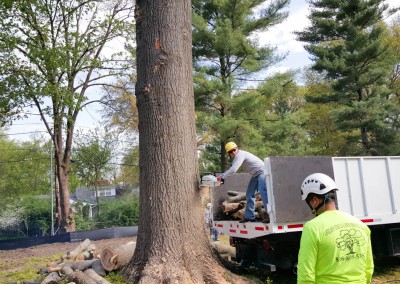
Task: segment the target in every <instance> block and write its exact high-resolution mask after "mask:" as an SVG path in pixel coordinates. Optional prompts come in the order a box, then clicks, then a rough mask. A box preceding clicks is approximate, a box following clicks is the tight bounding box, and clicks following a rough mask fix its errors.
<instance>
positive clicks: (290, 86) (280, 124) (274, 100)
mask: <svg viewBox="0 0 400 284" xmlns="http://www.w3.org/2000/svg"><path fill="white" fill-rule="evenodd" d="M295 74H296V73H295V72H294V71H289V72H286V73H281V74H276V75H273V76H271V77H270V78H267V79H266V80H265V82H264V83H262V84H260V86H259V87H258V89H257V90H258V92H260V93H261V94H262V96H263V97H265V104H264V106H263V107H264V112H265V113H266V118H265V120H264V122H263V123H262V124H261V125H260V127H259V132H261V135H262V137H263V139H262V140H261V143H262V144H260V145H258V147H263V148H264V152H263V153H261V154H262V155H261V157H265V156H267V155H305V154H307V153H309V152H311V150H310V149H309V145H308V139H307V138H308V137H307V133H306V131H305V129H304V127H303V126H304V124H305V123H306V121H307V118H308V117H307V114H306V113H305V112H304V109H303V108H304V104H305V99H304V92H303V89H302V88H300V87H299V86H298V85H297V83H296V81H295Z"/></svg>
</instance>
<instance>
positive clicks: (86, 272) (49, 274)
mask: <svg viewBox="0 0 400 284" xmlns="http://www.w3.org/2000/svg"><path fill="white" fill-rule="evenodd" d="M135 247H136V243H135V242H129V243H127V244H123V245H116V246H112V247H108V248H105V249H103V250H102V251H101V253H100V254H98V255H96V253H95V251H96V246H95V245H94V244H92V243H91V241H90V240H89V239H86V240H84V241H83V242H82V243H80V244H79V245H78V246H77V247H76V248H75V249H74V250H72V251H69V252H67V253H65V254H64V255H63V256H62V257H61V260H60V262H56V263H50V264H48V265H47V267H43V268H40V269H39V271H38V273H39V274H46V276H45V278H44V279H43V281H42V282H41V283H42V284H50V283H51V284H53V283H76V284H92V283H93V284H96V283H97V284H107V283H109V282H108V281H107V280H106V279H105V278H104V277H105V276H106V274H107V273H108V272H110V271H113V270H117V269H120V268H121V267H123V266H124V265H126V264H128V262H129V260H130V259H131V258H132V256H133V252H134V250H135Z"/></svg>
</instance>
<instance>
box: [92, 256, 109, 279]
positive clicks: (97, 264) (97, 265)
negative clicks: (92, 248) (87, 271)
mask: <svg viewBox="0 0 400 284" xmlns="http://www.w3.org/2000/svg"><path fill="white" fill-rule="evenodd" d="M92 269H93V270H94V271H96V273H97V274H98V275H100V276H102V277H104V276H106V270H105V269H104V267H103V266H102V265H101V261H100V259H96V261H95V262H93V264H92Z"/></svg>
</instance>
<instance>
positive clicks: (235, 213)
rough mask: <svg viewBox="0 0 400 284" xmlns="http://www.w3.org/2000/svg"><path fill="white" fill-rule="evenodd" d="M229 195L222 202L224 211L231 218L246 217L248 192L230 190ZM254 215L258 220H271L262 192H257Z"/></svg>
mask: <svg viewBox="0 0 400 284" xmlns="http://www.w3.org/2000/svg"><path fill="white" fill-rule="evenodd" d="M227 193H228V197H227V198H226V199H225V200H224V201H223V202H222V204H221V206H222V211H223V213H224V214H225V215H226V217H227V219H229V220H241V219H243V218H244V211H245V208H246V193H243V192H238V191H228V192H227ZM254 207H255V210H254V215H255V217H256V221H260V222H261V221H262V222H265V223H268V222H269V216H268V213H267V211H266V210H265V209H264V205H263V202H262V200H261V196H260V194H256V202H255V203H254Z"/></svg>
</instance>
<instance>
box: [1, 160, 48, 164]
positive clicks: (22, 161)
mask: <svg viewBox="0 0 400 284" xmlns="http://www.w3.org/2000/svg"><path fill="white" fill-rule="evenodd" d="M43 160H46V161H47V160H48V159H29V160H20V161H0V164H8V163H25V162H32V161H43Z"/></svg>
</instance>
